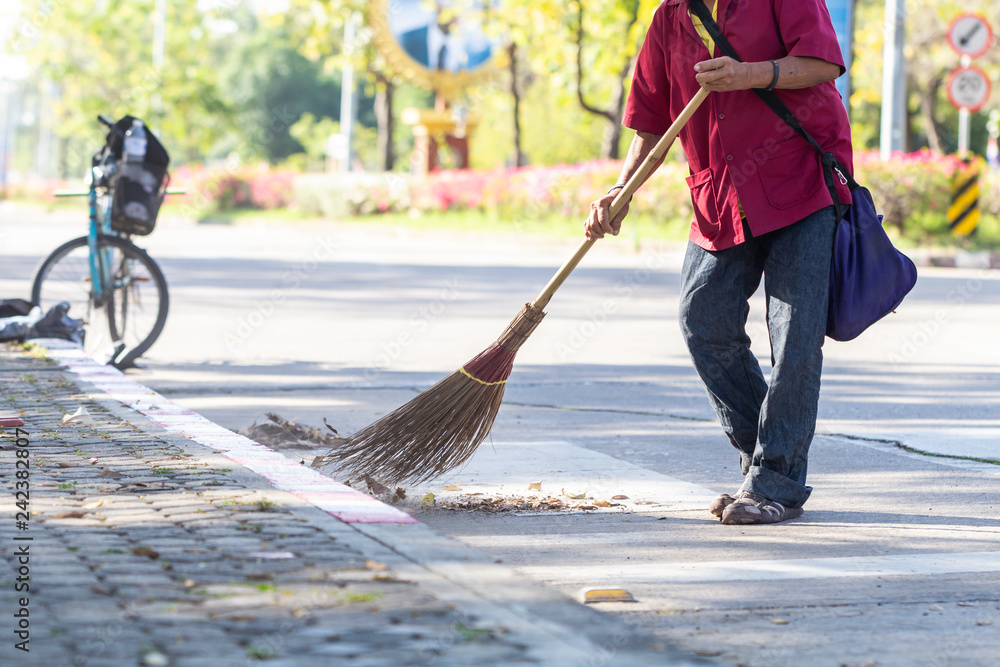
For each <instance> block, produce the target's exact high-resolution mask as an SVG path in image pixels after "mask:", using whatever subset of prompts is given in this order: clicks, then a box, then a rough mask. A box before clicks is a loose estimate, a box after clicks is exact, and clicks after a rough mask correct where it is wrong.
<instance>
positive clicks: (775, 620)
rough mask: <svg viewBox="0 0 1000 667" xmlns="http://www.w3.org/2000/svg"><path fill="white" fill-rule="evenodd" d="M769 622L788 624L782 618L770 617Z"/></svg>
mask: <svg viewBox="0 0 1000 667" xmlns="http://www.w3.org/2000/svg"><path fill="white" fill-rule="evenodd" d="M771 622H772V623H774V624H775V625H788V621H787V620H786V619H784V618H772V619H771Z"/></svg>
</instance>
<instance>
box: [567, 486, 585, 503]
mask: <svg viewBox="0 0 1000 667" xmlns="http://www.w3.org/2000/svg"><path fill="white" fill-rule="evenodd" d="M562 494H563V495H564V496H566V497H567V498H569V499H570V500H582V499H584V498H586V497H587V494H586V492H584V493H566V489H563V490H562Z"/></svg>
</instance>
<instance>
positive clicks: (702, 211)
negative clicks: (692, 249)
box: [686, 168, 722, 240]
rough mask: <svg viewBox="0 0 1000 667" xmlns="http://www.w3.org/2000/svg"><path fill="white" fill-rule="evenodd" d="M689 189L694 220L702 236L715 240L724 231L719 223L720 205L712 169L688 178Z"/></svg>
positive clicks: (703, 170)
mask: <svg viewBox="0 0 1000 667" xmlns="http://www.w3.org/2000/svg"><path fill="white" fill-rule="evenodd" d="M686 180H687V184H688V188H690V190H691V203H692V204H693V205H694V219H695V222H696V223H697V225H698V229H699V230H700V231H701V235H702V236H704V237H705V238H706V239H708V240H712V239H714V238H715V237H716V236H718V235H719V231H720V230H721V229H722V223H721V222H720V221H719V205H718V202H717V200H716V198H715V184H714V183H713V182H712V169H711V168H708V169H702V170H701V171H699V172H697V173H694V174H691V175H690V176H688V177H687V179H686Z"/></svg>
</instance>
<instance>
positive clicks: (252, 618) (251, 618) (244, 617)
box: [226, 614, 257, 622]
mask: <svg viewBox="0 0 1000 667" xmlns="http://www.w3.org/2000/svg"><path fill="white" fill-rule="evenodd" d="M226 618H228V619H229V620H230V621H240V622H244V621H256V620H257V617H256V616H253V615H251V614H233V615H232V616H227V617H226Z"/></svg>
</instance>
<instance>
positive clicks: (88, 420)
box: [62, 405, 94, 426]
mask: <svg viewBox="0 0 1000 667" xmlns="http://www.w3.org/2000/svg"><path fill="white" fill-rule="evenodd" d="M62 423H63V426H65V425H66V424H80V425H81V426H93V425H94V418H93V417H91V416H90V413H89V412H87V408H85V407H83V406H82V405H81V406H80V407H78V408H77V409H76V412H74V413H73V414H71V415H63V418H62Z"/></svg>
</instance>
